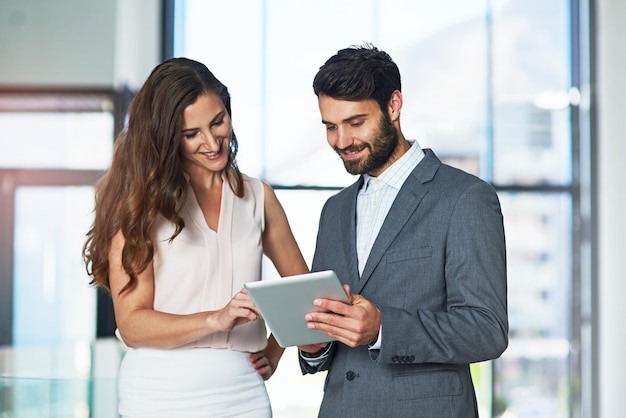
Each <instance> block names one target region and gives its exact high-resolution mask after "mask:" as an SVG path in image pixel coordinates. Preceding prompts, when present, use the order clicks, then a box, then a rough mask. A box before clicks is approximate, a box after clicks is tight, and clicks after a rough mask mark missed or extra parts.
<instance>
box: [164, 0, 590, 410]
mask: <svg viewBox="0 0 626 418" xmlns="http://www.w3.org/2000/svg"><path fill="white" fill-rule="evenodd" d="M173 4H174V14H173V19H174V22H175V24H174V34H173V45H174V49H173V51H169V53H170V54H172V55H175V56H187V57H189V58H193V59H197V60H199V61H201V62H203V63H205V64H206V65H207V66H208V67H209V68H210V69H211V70H212V71H213V72H214V73H215V75H216V76H217V77H218V78H220V79H221V80H222V81H223V82H224V83H225V84H226V85H227V86H228V87H229V90H230V92H231V95H232V107H233V126H234V128H235V130H236V132H237V135H238V138H239V141H240V154H239V156H240V158H239V163H240V167H241V168H242V170H243V171H244V172H246V173H248V174H250V175H253V176H258V177H261V178H262V179H264V180H265V181H268V182H269V183H271V184H272V185H274V187H275V188H277V189H278V190H279V192H278V196H279V198H280V200H281V202H283V205H284V206H285V209H286V211H287V215H288V217H289V220H290V222H291V224H292V226H293V229H294V232H295V235H296V239H297V240H298V242H299V244H300V245H301V248H302V250H303V252H304V255H305V258H307V261H308V262H309V264H310V261H311V258H312V255H313V249H314V245H315V242H314V240H315V232H316V230H317V222H318V220H319V210H320V208H321V205H322V204H323V202H324V201H325V199H326V198H327V197H328V196H329V195H330V194H332V193H334V192H336V190H338V189H339V188H341V187H344V186H346V185H348V184H350V183H352V182H353V181H354V180H356V178H355V177H354V176H350V175H348V174H346V173H345V171H344V169H343V165H342V164H341V163H340V162H339V160H338V157H337V156H336V155H335V154H334V152H333V151H332V150H331V149H330V147H328V145H327V144H326V140H325V132H324V128H323V126H322V124H321V123H320V116H319V111H318V108H317V100H316V98H315V96H314V94H313V91H312V87H311V84H312V80H313V77H314V75H315V73H316V71H317V69H318V68H319V66H320V65H322V64H323V63H324V61H325V60H326V59H327V58H328V57H330V55H332V54H334V53H335V52H336V51H337V50H339V49H341V48H344V47H346V46H349V45H353V44H361V43H363V42H372V43H374V44H375V45H376V46H378V47H380V48H381V49H384V50H385V51H387V52H389V53H390V55H391V56H392V57H393V58H394V60H395V61H396V63H397V64H398V66H399V67H400V71H401V74H402V81H403V89H402V90H403V95H404V98H405V103H404V107H403V113H402V127H403V131H404V133H405V134H406V135H408V138H409V139H416V140H417V141H418V142H419V143H420V145H421V146H422V147H427V148H433V149H434V150H435V152H437V154H438V156H440V157H441V158H442V159H443V160H444V161H445V162H448V163H450V164H452V165H455V166H457V167H459V168H462V169H465V170H466V171H469V172H471V173H474V174H476V175H478V176H480V177H482V178H483V179H485V180H487V181H489V182H491V183H492V184H493V185H494V187H495V188H496V190H497V191H498V193H499V196H500V198H501V202H502V208H503V213H504V216H505V227H506V232H507V246H508V248H507V249H508V269H509V310H510V347H509V349H508V350H507V351H506V352H505V353H504V355H503V356H502V357H501V358H500V359H498V360H496V361H493V362H486V363H481V364H478V365H475V366H473V369H472V372H473V376H474V382H475V384H476V386H477V392H478V397H479V408H480V413H481V417H482V416H485V417H487V416H492V417H496V416H502V417H518V418H521V417H550V418H555V417H557V418H561V417H563V418H565V417H574V416H578V411H580V410H581V408H582V406H581V402H582V401H581V399H582V395H581V390H583V389H581V386H580V385H577V384H576V382H578V381H579V380H580V374H581V370H580V366H579V364H580V356H581V355H582V354H581V352H584V351H585V350H587V349H588V348H589V347H587V346H584V345H581V340H580V333H579V332H576V331H575V329H576V326H577V324H579V320H580V309H581V307H580V301H579V300H578V299H577V297H579V295H580V294H581V292H583V293H584V292H585V289H581V287H580V286H581V284H580V283H581V277H580V268H579V267H580V266H579V265H578V264H577V263H578V262H579V259H578V257H576V256H575V254H574V249H575V248H577V247H579V246H580V242H579V239H580V236H579V235H577V227H576V225H577V222H579V221H580V219H579V218H578V215H579V210H580V207H579V205H580V200H579V196H577V194H576V193H578V190H579V188H578V186H579V183H578V182H579V177H580V172H578V171H576V170H577V169H578V167H579V164H578V162H579V161H578V158H580V155H579V154H578V152H577V151H576V149H577V146H578V145H579V144H577V141H578V140H579V139H580V138H579V137H578V136H577V135H578V134H577V132H578V126H576V123H577V122H578V121H577V119H576V117H575V115H577V111H578V109H577V106H578V104H579V102H580V101H581V93H580V90H579V85H578V83H579V82H580V80H579V79H578V78H577V77H574V75H575V74H577V71H576V70H575V69H574V68H575V67H577V66H579V65H581V66H584V65H586V64H585V63H579V62H576V59H578V57H580V56H581V54H579V53H578V52H579V51H576V45H578V43H577V42H573V41H572V40H573V39H577V37H578V36H582V35H581V34H580V33H579V32H578V27H577V26H576V22H577V21H576V19H575V18H573V17H572V16H578V10H574V12H572V10H571V8H577V7H579V3H576V2H570V1H568V0H557V1H552V2H548V3H546V2H541V1H535V0H533V1H524V0H488V1H482V0H481V1H474V0H469V1H455V0H446V1H443V2H415V1H411V0H389V1H384V2H383V1H380V0H372V1H365V2H362V1H356V0H354V1H350V0H343V1H341V0H340V1H334V0H333V1H331V0H321V1H299V2H289V1H284V0H282V1H281V0H264V1H261V2H247V1H243V0H239V1H231V2H217V1H204V0H177V1H173ZM572 4H573V6H572ZM209 17H210V18H209ZM583 18H584V16H583ZM207 19H208V20H207ZM207 22H210V23H207ZM266 264H268V263H266ZM268 267H269V266H268ZM267 270H268V274H275V272H272V271H271V268H268V269H267ZM572 347H575V348H576V349H574V350H573V349H572ZM578 347H580V350H578V349H577V348H578ZM290 355H291V354H290V352H289V350H288V353H287V357H286V358H285V359H284V360H283V362H282V364H281V368H279V371H278V374H277V376H276V377H278V379H276V380H270V381H269V382H268V387H269V389H270V396H271V397H272V402H273V404H274V405H275V411H274V412H275V416H277V417H281V416H293V415H294V413H295V412H298V413H299V415H298V416H315V411H316V407H317V404H315V403H314V402H311V401H310V400H308V401H307V400H303V399H301V398H300V397H298V396H291V395H290V394H292V393H298V391H294V387H296V386H297V387H302V388H303V389H302V390H303V391H307V392H306V393H312V394H313V395H312V396H313V397H314V398H315V400H318V398H319V396H321V393H320V392H321V390H322V388H321V383H319V382H317V381H314V383H311V379H310V378H309V376H307V377H305V378H302V377H298V375H299V371H298V370H296V368H294V367H293V365H292V364H290V363H289V362H295V360H293V359H291V360H289V356H290ZM280 376H284V377H280ZM287 376H289V377H287ZM294 376H295V377H294ZM298 385H302V386H298ZM318 395H319V396H318Z"/></svg>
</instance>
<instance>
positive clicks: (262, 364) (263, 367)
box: [249, 351, 277, 380]
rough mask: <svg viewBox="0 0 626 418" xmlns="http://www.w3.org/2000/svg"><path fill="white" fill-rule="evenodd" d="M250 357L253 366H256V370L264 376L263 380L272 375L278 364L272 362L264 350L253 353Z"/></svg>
mask: <svg viewBox="0 0 626 418" xmlns="http://www.w3.org/2000/svg"><path fill="white" fill-rule="evenodd" d="M249 358H250V363H252V367H254V370H256V372H257V373H258V374H260V375H261V376H262V377H263V380H267V379H269V378H270V377H272V375H273V374H274V371H275V370H276V366H277V365H274V364H272V362H271V361H270V359H269V358H268V357H266V356H265V352H264V351H259V352H256V353H252V354H250V357H249Z"/></svg>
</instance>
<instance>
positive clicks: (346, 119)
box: [322, 113, 367, 125]
mask: <svg viewBox="0 0 626 418" xmlns="http://www.w3.org/2000/svg"><path fill="white" fill-rule="evenodd" d="M366 116H367V113H360V114H358V115H352V116H350V117H348V118H345V119H344V120H342V121H341V123H350V122H352V121H353V120H355V119H359V118H364V117H366ZM322 123H323V124H324V125H328V124H331V125H334V123H332V122H328V121H325V120H324V119H322Z"/></svg>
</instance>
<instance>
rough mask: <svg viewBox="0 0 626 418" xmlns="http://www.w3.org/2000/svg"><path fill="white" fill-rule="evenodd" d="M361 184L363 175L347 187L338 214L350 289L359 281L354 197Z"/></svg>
mask: <svg viewBox="0 0 626 418" xmlns="http://www.w3.org/2000/svg"><path fill="white" fill-rule="evenodd" d="M362 186H363V176H361V177H360V178H359V180H358V181H356V182H355V183H354V184H352V185H351V186H350V187H349V188H348V190H347V192H348V199H346V200H345V201H344V202H345V205H346V206H345V207H344V208H342V210H341V214H340V216H341V218H342V219H341V225H344V227H343V228H341V231H342V235H341V239H342V244H343V245H342V247H343V249H344V252H345V254H344V256H345V260H346V262H347V267H348V272H349V274H350V275H349V277H348V281H347V284H349V285H350V288H351V289H352V288H354V287H355V286H356V285H357V284H358V281H359V266H358V256H357V251H356V198H357V195H358V193H359V190H360V189H361V187H362Z"/></svg>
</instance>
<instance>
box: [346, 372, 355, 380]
mask: <svg viewBox="0 0 626 418" xmlns="http://www.w3.org/2000/svg"><path fill="white" fill-rule="evenodd" d="M355 377H356V374H354V372H353V371H349V372H347V373H346V379H348V380H354V378H355Z"/></svg>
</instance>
